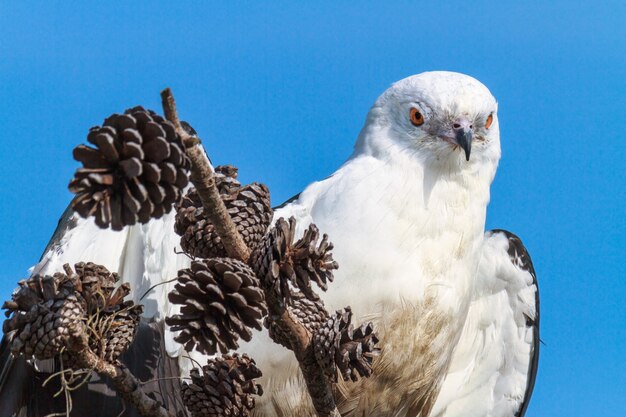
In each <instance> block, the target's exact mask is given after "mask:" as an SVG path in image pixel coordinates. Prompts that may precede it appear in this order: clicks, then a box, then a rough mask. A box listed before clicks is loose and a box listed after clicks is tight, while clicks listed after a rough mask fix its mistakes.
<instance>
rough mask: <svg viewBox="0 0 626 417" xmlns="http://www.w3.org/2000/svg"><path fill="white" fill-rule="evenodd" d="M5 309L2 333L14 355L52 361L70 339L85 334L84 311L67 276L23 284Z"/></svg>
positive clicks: (5, 305) (37, 278)
mask: <svg viewBox="0 0 626 417" xmlns="http://www.w3.org/2000/svg"><path fill="white" fill-rule="evenodd" d="M2 308H3V309H6V310H7V311H5V315H6V317H7V319H6V320H5V321H4V323H3V326H2V330H3V332H4V333H5V334H7V336H8V337H9V340H10V341H11V352H13V354H14V355H19V354H23V355H25V356H29V357H31V356H32V357H35V358H37V359H50V358H52V357H54V356H55V355H56V354H57V353H59V352H60V351H61V349H62V348H63V347H64V346H65V345H66V344H67V342H68V339H69V338H70V337H72V336H77V335H78V334H80V332H83V331H85V330H84V329H85V327H84V319H85V313H84V310H83V308H82V306H81V303H80V302H79V300H78V298H77V297H76V294H75V292H74V286H73V283H72V282H71V280H70V278H69V277H67V276H66V275H64V274H55V275H54V276H45V277H42V276H40V275H35V276H33V277H31V278H29V279H27V280H22V281H20V282H19V288H18V289H17V290H16V291H15V292H14V293H13V295H12V297H11V301H6V302H5V303H4V304H3V306H2Z"/></svg>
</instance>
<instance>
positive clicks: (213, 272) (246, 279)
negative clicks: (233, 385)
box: [165, 258, 267, 355]
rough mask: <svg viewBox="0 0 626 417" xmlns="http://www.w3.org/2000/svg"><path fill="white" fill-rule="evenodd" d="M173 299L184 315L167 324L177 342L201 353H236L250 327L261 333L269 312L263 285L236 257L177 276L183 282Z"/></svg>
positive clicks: (203, 263) (215, 260)
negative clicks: (265, 317)
mask: <svg viewBox="0 0 626 417" xmlns="http://www.w3.org/2000/svg"><path fill="white" fill-rule="evenodd" d="M169 300H170V301H171V302H173V303H175V304H181V305H182V307H181V309H180V314H176V315H174V316H172V317H167V318H166V319H165V321H166V323H167V324H168V325H169V326H171V328H172V330H173V331H180V334H179V335H178V336H176V337H175V338H174V340H176V341H177V342H179V343H182V344H184V345H185V349H186V350H187V351H191V350H192V349H194V347H195V348H196V349H197V350H198V351H199V352H202V353H205V354H210V355H212V354H214V353H216V352H217V350H218V349H219V350H220V352H222V353H226V352H228V351H229V350H230V349H236V348H237V347H238V346H239V345H238V343H237V340H238V339H239V338H240V337H241V338H242V339H243V340H245V341H249V340H250V339H251V337H252V332H251V330H250V328H255V329H258V330H261V328H262V326H261V319H262V318H263V316H264V315H265V314H266V313H267V307H266V305H265V296H264V293H263V290H262V289H261V288H259V280H258V278H257V277H256V275H255V274H254V271H252V270H251V269H250V268H249V267H248V266H247V265H246V264H245V263H243V262H241V261H238V260H236V259H231V258H211V259H207V260H203V261H194V262H192V263H191V268H190V269H183V270H181V271H178V283H177V284H176V286H175V287H174V290H173V291H171V292H170V293H169Z"/></svg>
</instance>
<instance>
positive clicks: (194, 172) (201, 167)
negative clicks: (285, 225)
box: [161, 88, 250, 262]
mask: <svg viewBox="0 0 626 417" xmlns="http://www.w3.org/2000/svg"><path fill="white" fill-rule="evenodd" d="M161 104H162V105H163V112H164V113H165V118H166V119H167V120H169V121H170V122H172V123H173V124H174V127H175V128H176V133H178V135H179V136H180V137H181V139H182V141H183V144H184V145H185V150H186V153H187V156H188V157H189V159H190V160H191V174H190V176H189V179H190V180H191V182H192V183H193V185H194V186H195V187H196V190H197V191H198V196H199V197H200V201H202V206H203V207H204V211H205V212H206V215H207V217H208V218H209V219H210V220H211V223H213V225H214V226H215V231H216V232H217V234H218V235H219V236H220V238H221V239H222V243H223V244H224V249H226V253H228V256H230V257H231V258H236V259H239V260H242V261H244V262H247V261H248V258H249V257H250V249H249V248H248V246H246V244H245V242H244V241H243V238H242V237H241V235H240V234H239V233H238V232H237V228H236V226H235V223H234V222H233V220H232V219H231V218H230V215H229V214H228V211H227V210H226V206H225V205H224V202H223V201H222V198H221V197H220V193H219V191H218V189H217V186H216V185H215V175H214V174H213V170H212V169H211V165H210V163H209V160H208V158H207V156H206V154H205V153H204V151H203V149H202V147H201V146H199V143H200V140H199V139H198V138H196V137H194V136H191V135H190V134H189V133H187V132H186V131H185V129H183V127H182V126H181V124H180V119H179V118H178V112H177V111H176V102H175V101H174V96H173V95H172V90H170V89H169V88H166V89H165V90H163V91H161Z"/></svg>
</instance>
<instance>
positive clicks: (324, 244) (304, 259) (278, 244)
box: [250, 217, 338, 302]
mask: <svg viewBox="0 0 626 417" xmlns="http://www.w3.org/2000/svg"><path fill="white" fill-rule="evenodd" d="M295 232H296V220H295V218H293V217H291V218H290V219H289V222H287V221H285V219H283V218H280V219H278V221H277V222H276V224H275V225H274V227H273V228H272V229H271V230H270V232H269V233H267V234H266V235H265V237H264V238H263V242H261V243H260V244H259V245H258V246H257V248H256V250H254V251H253V252H252V255H251V256H250V265H252V269H254V270H255V271H256V273H257V275H258V276H259V278H260V279H261V281H262V282H263V285H265V286H266V287H267V288H271V289H272V290H273V291H274V293H275V294H276V295H277V297H278V298H279V299H280V300H286V301H287V302H289V299H290V298H291V292H292V290H291V289H290V284H291V285H293V286H294V287H295V288H298V289H299V290H300V291H302V293H303V294H304V295H305V296H306V297H307V298H308V299H310V300H318V299H319V296H318V295H317V294H316V293H315V292H314V291H313V289H312V287H311V281H313V282H315V283H316V284H317V285H318V286H319V287H320V288H321V289H322V290H324V291H326V289H328V281H332V280H333V273H332V271H333V270H334V269H337V268H338V264H337V262H336V261H334V260H333V257H332V253H331V250H332V249H333V244H332V243H330V242H329V241H328V236H327V235H326V234H324V235H323V237H322V240H321V241H320V242H319V244H318V243H317V241H318V239H319V230H318V228H317V226H315V225H314V224H311V225H309V227H308V228H307V230H306V231H305V232H304V235H303V236H302V238H301V239H300V240H298V241H297V242H295V243H293V242H294V236H295Z"/></svg>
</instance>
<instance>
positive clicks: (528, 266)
mask: <svg viewBox="0 0 626 417" xmlns="http://www.w3.org/2000/svg"><path fill="white" fill-rule="evenodd" d="M488 233H489V234H490V235H494V234H498V233H500V234H503V235H504V236H505V237H506V238H507V240H508V243H509V246H508V248H507V253H508V255H509V258H510V259H511V262H512V263H513V264H514V265H516V266H518V267H519V268H521V269H522V270H524V271H527V272H529V273H530V275H531V276H532V278H533V285H535V288H536V291H535V310H536V312H535V319H534V320H531V321H530V323H528V326H529V327H531V326H532V327H533V328H534V335H533V356H532V358H531V362H530V366H529V369H528V372H529V373H528V382H527V384H526V393H525V394H524V400H523V401H522V404H521V406H520V408H519V409H518V411H517V412H516V413H515V417H524V415H525V414H526V411H527V410H528V405H529V404H530V397H531V396H532V393H533V390H534V388H535V380H536V378H537V371H538V368H539V346H540V344H541V339H540V338H539V285H538V284H537V274H536V273H535V267H534V265H533V261H532V259H531V258H530V254H529V253H528V250H527V249H526V247H525V246H524V244H523V243H522V239H520V238H519V236H517V235H516V234H515V233H512V232H509V231H508V230H504V229H493V230H490V231H489V232H488Z"/></svg>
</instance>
